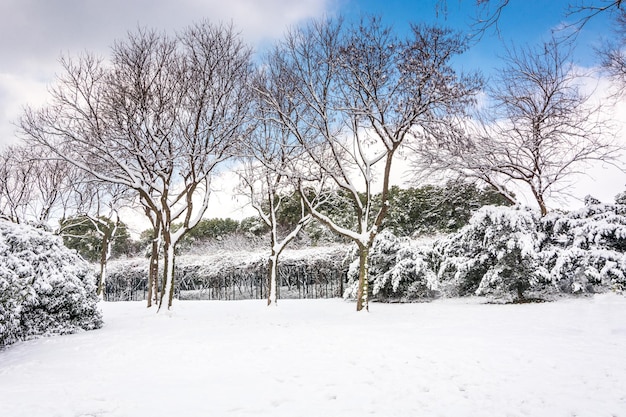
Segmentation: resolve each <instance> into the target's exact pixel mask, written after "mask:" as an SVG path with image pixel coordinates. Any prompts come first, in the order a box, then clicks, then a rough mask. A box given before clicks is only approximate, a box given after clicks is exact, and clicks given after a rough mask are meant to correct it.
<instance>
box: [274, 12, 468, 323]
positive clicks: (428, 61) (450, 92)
mask: <svg viewBox="0 0 626 417" xmlns="http://www.w3.org/2000/svg"><path fill="white" fill-rule="evenodd" d="M464 49H465V45H464V40H463V38H462V37H461V36H460V35H459V34H456V33H453V32H451V31H448V30H444V29H439V28H436V27H422V26H413V28H412V36H411V37H410V38H408V39H397V38H396V37H395V35H394V34H393V33H392V31H391V30H390V29H389V28H387V27H384V26H383V25H382V24H381V22H380V19H378V18H372V19H369V20H368V21H367V22H362V23H361V24H360V25H356V26H352V27H347V26H344V25H343V23H342V22H341V20H332V19H329V20H325V21H313V22H311V23H309V24H308V25H306V26H303V27H301V28H299V29H296V30H293V31H291V32H290V33H289V34H288V35H287V36H286V38H285V40H284V41H283V42H282V43H281V44H280V45H279V46H278V47H277V48H276V50H275V51H274V53H273V54H272V55H271V56H270V58H269V60H268V62H267V63H266V64H265V65H266V67H267V68H269V69H270V73H271V74H272V76H273V77H275V81H274V84H273V85H274V87H275V88H274V90H269V89H268V90H266V91H264V99H265V100H266V103H267V105H268V106H271V107H273V109H274V111H276V112H277V121H278V122H280V123H281V124H282V125H283V126H285V128H287V129H289V131H290V134H292V135H293V137H294V138H295V139H296V140H297V141H298V142H299V143H300V145H301V146H302V147H303V148H304V150H305V151H306V152H307V155H308V158H309V159H310V160H311V161H312V162H313V165H314V167H315V170H313V171H310V172H307V175H305V176H304V177H303V178H302V181H301V183H300V192H301V195H302V196H303V200H304V201H305V203H306V205H307V209H308V210H309V212H310V213H311V214H312V216H313V217H315V218H316V219H317V220H319V221H320V222H322V223H323V224H325V225H326V226H327V227H329V228H330V229H331V230H333V231H334V232H336V233H338V234H340V235H341V236H344V237H346V238H348V239H351V240H352V241H353V242H355V243H356V245H357V246H358V248H359V258H360V268H359V290H358V296H357V310H361V309H363V308H366V309H367V307H368V286H367V284H368V258H369V250H370V248H371V246H372V243H373V240H374V238H375V237H376V235H377V233H378V228H379V227H380V225H381V223H382V220H383V219H384V217H385V215H386V213H387V211H388V204H389V202H388V197H389V187H390V175H391V167H392V163H393V160H394V157H395V156H396V154H397V152H398V149H399V148H400V146H401V145H402V144H403V143H404V142H405V141H408V140H417V139H418V138H423V137H426V136H433V135H434V136H439V135H440V134H441V133H443V129H441V126H442V124H441V120H443V119H445V118H446V117H447V116H448V115H449V114H450V113H454V112H457V111H461V110H462V109H463V107H464V105H466V104H468V103H469V102H471V101H472V96H473V93H475V92H476V91H477V89H478V86H479V84H480V82H479V80H478V78H476V77H460V76H459V75H458V74H456V73H455V72H454V70H453V69H452V68H451V67H450V65H449V64H450V60H451V59H452V57H453V56H454V55H456V54H459V53H461V52H463V51H464ZM285 101H287V102H288V103H289V107H286V106H285V105H284V103H285ZM286 108H289V109H290V112H287V111H286ZM316 173H317V174H319V176H318V177H317V178H314V180H315V182H314V183H311V182H310V181H308V180H309V179H310V178H311V175H313V174H316ZM313 177H315V175H313ZM325 178H328V179H329V180H330V181H331V182H332V183H333V184H334V185H335V187H337V188H338V189H339V190H341V191H342V192H343V193H345V195H347V196H348V198H349V199H350V200H351V202H352V206H353V209H354V213H355V216H356V218H357V219H358V221H357V227H356V230H350V229H347V228H345V227H341V226H340V225H339V224H338V223H337V222H336V221H334V220H333V219H332V218H331V217H329V216H327V215H325V214H324V213H322V212H321V211H320V210H318V209H317V207H316V204H314V202H313V201H311V200H310V198H308V197H309V194H308V193H307V192H305V189H307V188H308V187H310V186H315V185H317V186H318V190H319V189H320V188H321V187H320V184H325V182H324V179H325ZM378 189H379V190H380V199H381V200H382V201H381V204H380V206H379V207H380V209H375V208H374V198H373V197H374V195H375V194H377V192H376V191H377V190H378Z"/></svg>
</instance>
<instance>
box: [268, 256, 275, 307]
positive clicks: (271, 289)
mask: <svg viewBox="0 0 626 417" xmlns="http://www.w3.org/2000/svg"><path fill="white" fill-rule="evenodd" d="M267 269H268V277H267V305H268V306H269V305H272V304H274V305H278V291H277V285H278V254H276V253H275V252H274V251H273V250H272V254H271V255H270V257H269V265H268V267H267Z"/></svg>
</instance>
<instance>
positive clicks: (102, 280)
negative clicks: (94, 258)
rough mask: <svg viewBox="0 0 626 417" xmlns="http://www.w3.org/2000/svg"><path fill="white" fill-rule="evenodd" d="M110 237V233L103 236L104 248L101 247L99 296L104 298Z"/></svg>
mask: <svg viewBox="0 0 626 417" xmlns="http://www.w3.org/2000/svg"><path fill="white" fill-rule="evenodd" d="M110 244H111V243H110V237H109V234H108V233H104V235H103V236H102V248H101V249H100V277H99V279H98V291H97V294H98V297H99V298H100V299H101V300H103V299H104V286H105V285H106V282H105V281H106V273H107V260H108V253H109V246H110Z"/></svg>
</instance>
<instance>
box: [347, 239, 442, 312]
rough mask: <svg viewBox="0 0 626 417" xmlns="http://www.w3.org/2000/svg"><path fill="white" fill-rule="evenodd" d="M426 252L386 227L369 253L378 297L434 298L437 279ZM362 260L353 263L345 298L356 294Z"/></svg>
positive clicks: (371, 283)
mask: <svg viewBox="0 0 626 417" xmlns="http://www.w3.org/2000/svg"><path fill="white" fill-rule="evenodd" d="M426 258H427V257H426V255H425V254H424V253H423V252H422V251H420V250H419V249H418V248H416V247H414V246H412V245H411V241H410V240H409V239H408V238H398V237H396V236H395V235H394V234H393V233H392V232H391V231H389V230H384V231H382V232H381V233H380V234H379V235H378V236H376V238H375V239H374V244H373V246H372V248H371V249H370V253H369V289H370V291H371V295H372V296H373V298H374V299H376V300H380V301H389V300H407V301H408V300H416V299H425V298H432V297H434V296H435V295H436V293H437V282H436V281H437V280H436V276H435V273H434V272H433V271H432V269H431V268H430V266H429V264H428V262H427V259H426ZM358 278H359V260H358V259H356V260H354V261H353V262H352V263H351V264H350V268H349V270H348V286H347V288H346V291H345V292H344V297H345V298H354V297H356V291H357V284H358Z"/></svg>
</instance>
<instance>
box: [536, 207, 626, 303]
mask: <svg viewBox="0 0 626 417" xmlns="http://www.w3.org/2000/svg"><path fill="white" fill-rule="evenodd" d="M618 197H619V196H618ZM618 202H619V199H618ZM542 226H543V228H544V230H545V233H546V234H547V235H548V236H549V239H548V241H547V243H546V245H545V247H544V249H543V251H542V254H541V256H542V261H543V263H544V265H545V267H546V268H547V269H548V270H549V271H550V276H551V278H552V280H553V282H554V284H555V285H556V286H557V287H558V288H559V289H560V290H561V291H563V292H566V293H583V292H598V291H604V290H605V289H608V288H613V289H618V290H624V289H625V288H626V256H625V255H624V252H625V251H626V205H623V204H615V205H612V204H602V203H600V202H599V201H597V200H595V199H592V198H587V199H586V200H585V207H583V208H582V209H580V210H577V211H574V212H571V213H568V214H559V213H555V214H551V215H549V216H546V218H545V219H544V220H543V221H542Z"/></svg>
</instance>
